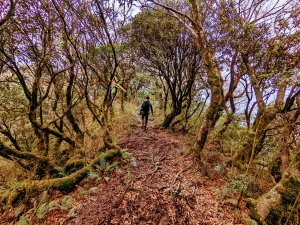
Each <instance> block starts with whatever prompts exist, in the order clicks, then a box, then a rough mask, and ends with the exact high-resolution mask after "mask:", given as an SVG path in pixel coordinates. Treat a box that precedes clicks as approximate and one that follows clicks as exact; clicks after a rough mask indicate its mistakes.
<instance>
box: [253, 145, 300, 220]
mask: <svg viewBox="0 0 300 225" xmlns="http://www.w3.org/2000/svg"><path fill="white" fill-rule="evenodd" d="M296 158H297V160H295V161H296V162H295V163H294V164H293V166H291V167H290V168H289V169H287V170H286V172H285V173H284V176H283V177H282V179H281V180H280V182H279V183H278V184H277V185H276V186H274V187H273V188H272V189H271V190H270V191H268V192H267V193H265V194H264V195H262V196H261V197H259V198H258V199H257V200H253V199H250V200H249V206H250V210H251V214H250V215H251V217H252V218H253V219H255V220H256V221H258V222H262V221H263V222H265V223H264V224H296V221H297V220H298V219H299V218H298V216H299V213H297V212H299V209H300V204H299V202H300V198H299V194H300V154H299V150H298V156H297V157H296ZM297 215H298V216H297ZM287 220H288V221H287Z"/></svg>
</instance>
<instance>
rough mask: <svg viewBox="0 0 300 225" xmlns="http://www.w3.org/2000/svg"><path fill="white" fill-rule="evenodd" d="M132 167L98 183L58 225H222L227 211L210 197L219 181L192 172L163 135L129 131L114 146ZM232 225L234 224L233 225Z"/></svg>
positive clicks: (171, 137)
mask: <svg viewBox="0 0 300 225" xmlns="http://www.w3.org/2000/svg"><path fill="white" fill-rule="evenodd" d="M119 144H120V146H121V147H122V148H124V149H127V150H128V152H129V153H130V154H131V155H132V156H133V157H134V158H135V159H136V162H134V163H131V164H127V165H125V166H121V167H120V168H119V169H116V170H114V171H112V172H111V173H109V174H107V176H108V177H109V179H106V181H105V180H104V179H101V180H100V182H99V185H98V186H97V187H95V188H91V189H90V190H89V191H88V193H87V194H86V195H85V196H84V198H83V199H82V200H81V203H80V204H81V205H80V207H78V210H76V211H75V212H74V216H73V217H72V218H69V219H68V220H65V221H64V222H63V224H195V225H196V224H228V223H233V222H234V215H233V210H231V209H230V207H228V206H225V204H224V202H222V201H221V200H220V199H219V198H218V197H217V193H216V191H215V189H216V188H222V181H221V179H220V177H219V178H216V179H215V180H211V179H210V180H209V179H206V178H204V177H203V175H202V174H201V173H200V172H199V171H196V170H195V168H194V167H193V162H192V159H191V156H184V155H180V152H181V149H183V148H184V145H183V144H182V143H181V142H180V141H179V140H178V139H177V138H176V134H172V133H171V132H169V131H166V130H163V129H149V130H147V131H143V130H142V129H141V128H135V129H133V130H132V131H131V133H130V134H129V135H128V136H127V137H125V138H123V139H121V140H120V143H119ZM234 224H235V223H234Z"/></svg>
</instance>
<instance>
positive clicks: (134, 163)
mask: <svg viewBox="0 0 300 225" xmlns="http://www.w3.org/2000/svg"><path fill="white" fill-rule="evenodd" d="M121 156H122V159H124V160H125V161H126V162H129V163H130V164H131V165H132V166H133V167H137V161H136V158H134V157H133V156H132V155H131V154H130V153H129V152H128V151H126V150H121Z"/></svg>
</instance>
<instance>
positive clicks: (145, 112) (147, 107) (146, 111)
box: [140, 96, 153, 130]
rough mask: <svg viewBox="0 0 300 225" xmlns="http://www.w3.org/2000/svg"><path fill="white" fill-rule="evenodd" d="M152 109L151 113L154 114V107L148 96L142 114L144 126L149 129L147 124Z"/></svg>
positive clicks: (143, 104)
mask: <svg viewBox="0 0 300 225" xmlns="http://www.w3.org/2000/svg"><path fill="white" fill-rule="evenodd" d="M150 109H151V113H152V115H153V108H152V105H151V103H150V100H149V96H147V97H146V100H144V102H143V103H142V105H141V110H140V115H141V116H142V128H143V129H145V130H147V124H148V116H149V111H150Z"/></svg>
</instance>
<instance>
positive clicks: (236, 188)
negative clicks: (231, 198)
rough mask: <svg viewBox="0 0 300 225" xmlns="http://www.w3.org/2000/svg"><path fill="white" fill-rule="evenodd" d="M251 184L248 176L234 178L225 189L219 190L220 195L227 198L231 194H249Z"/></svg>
mask: <svg viewBox="0 0 300 225" xmlns="http://www.w3.org/2000/svg"><path fill="white" fill-rule="evenodd" d="M249 184H250V177H249V176H247V175H246V174H239V175H237V176H234V177H233V178H232V179H231V180H230V181H229V182H228V183H227V184H226V185H225V186H224V188H223V189H221V190H219V191H218V192H219V194H220V195H222V196H227V195H228V194H229V193H234V194H240V193H247V192H248V189H249Z"/></svg>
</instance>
